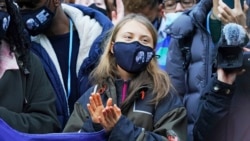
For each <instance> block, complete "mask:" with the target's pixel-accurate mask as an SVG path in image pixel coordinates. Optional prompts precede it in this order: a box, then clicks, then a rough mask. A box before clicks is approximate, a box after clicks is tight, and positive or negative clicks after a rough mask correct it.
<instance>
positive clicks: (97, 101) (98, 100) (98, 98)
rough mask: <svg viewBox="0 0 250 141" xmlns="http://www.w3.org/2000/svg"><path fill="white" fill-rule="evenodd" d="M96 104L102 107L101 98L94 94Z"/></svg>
mask: <svg viewBox="0 0 250 141" xmlns="http://www.w3.org/2000/svg"><path fill="white" fill-rule="evenodd" d="M96 104H97V105H103V104H102V98H101V95H100V94H99V93H97V94H96Z"/></svg>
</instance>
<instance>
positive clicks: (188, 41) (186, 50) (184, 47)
mask: <svg viewBox="0 0 250 141" xmlns="http://www.w3.org/2000/svg"><path fill="white" fill-rule="evenodd" d="M192 38H193V34H192V33H191V34H189V36H183V37H182V38H180V39H179V47H180V50H181V54H182V57H183V59H184V62H183V70H187V69H188V66H189V64H190V62H191V59H192V58H191V46H192V41H193V39H192Z"/></svg>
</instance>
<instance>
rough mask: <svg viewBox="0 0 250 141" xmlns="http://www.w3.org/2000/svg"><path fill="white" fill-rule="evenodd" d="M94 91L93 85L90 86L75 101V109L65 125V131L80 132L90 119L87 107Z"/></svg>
mask: <svg viewBox="0 0 250 141" xmlns="http://www.w3.org/2000/svg"><path fill="white" fill-rule="evenodd" d="M92 91H93V87H91V88H89V89H88V90H87V91H86V92H85V93H84V94H83V95H82V96H81V97H80V98H79V99H78V100H77V102H76V103H75V105H74V110H73V112H72V114H71V115H70V117H69V120H68V122H67V124H66V126H65V127H64V130H63V132H79V131H81V129H82V127H83V125H84V124H85V123H86V124H87V123H88V122H90V121H89V119H90V116H89V113H88V112H87V111H86V110H85V109H87V103H88V101H89V96H90V93H91V92H92ZM88 125H89V124H88Z"/></svg>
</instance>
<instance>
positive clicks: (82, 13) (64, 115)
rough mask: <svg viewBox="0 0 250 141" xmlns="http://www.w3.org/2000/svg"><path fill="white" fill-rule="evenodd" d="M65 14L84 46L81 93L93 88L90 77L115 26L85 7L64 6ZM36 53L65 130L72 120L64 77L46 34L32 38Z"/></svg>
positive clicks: (80, 66)
mask: <svg viewBox="0 0 250 141" xmlns="http://www.w3.org/2000/svg"><path fill="white" fill-rule="evenodd" d="M62 8H63V10H64V12H65V13H66V14H67V15H68V16H69V17H70V18H71V19H72V21H73V23H74V26H75V28H76V30H77V32H78V35H79V38H80V47H79V53H78V58H77V63H76V71H77V72H76V73H77V74H78V80H79V81H78V87H79V91H78V92H79V93H80V94H83V93H84V92H85V90H87V89H88V88H89V87H90V84H89V83H88V76H89V73H90V72H91V70H92V69H93V68H94V67H95V65H96V64H97V62H98V59H99V57H100V55H101V54H102V48H101V45H102V43H103V41H104V39H105V38H106V32H107V31H108V30H109V29H110V28H111V27H112V26H113V25H112V23H111V21H110V20H109V19H108V18H107V17H106V16H104V15H103V14H101V13H100V12H97V11H96V10H93V9H91V8H88V7H84V6H81V5H67V4H62ZM32 40H33V41H34V42H33V44H34V45H33V48H32V51H33V52H34V53H35V54H36V55H37V56H39V58H40V59H41V61H42V63H43V66H44V68H45V71H46V73H47V75H48V77H49V79H50V82H51V83H52V86H53V88H54V90H55V92H56V96H57V102H56V108H57V114H58V118H59V121H60V122H61V124H62V128H63V127H64V125H65V124H66V122H67V120H68V118H69V114H70V113H69V109H68V98H67V94H66V90H65V88H64V84H63V80H62V74H61V71H60V66H59V63H58V60H57V57H56V55H55V53H54V50H53V48H52V45H51V44H50V42H49V40H48V39H47V37H46V36H45V35H44V34H40V35H38V36H36V37H34V38H33V39H32ZM80 94H79V95H80Z"/></svg>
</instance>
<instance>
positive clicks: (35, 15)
mask: <svg viewBox="0 0 250 141" xmlns="http://www.w3.org/2000/svg"><path fill="white" fill-rule="evenodd" d="M21 14H22V18H23V21H24V24H25V27H26V29H27V30H28V32H29V33H30V34H31V35H32V36H36V35H38V34H40V33H42V32H44V31H45V30H46V29H47V28H48V27H49V26H50V24H51V23H52V20H53V17H54V13H53V12H51V10H49V9H48V8H47V7H46V6H43V7H41V8H39V9H37V10H24V11H22V12H21Z"/></svg>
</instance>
